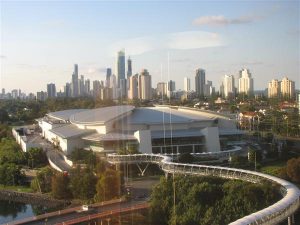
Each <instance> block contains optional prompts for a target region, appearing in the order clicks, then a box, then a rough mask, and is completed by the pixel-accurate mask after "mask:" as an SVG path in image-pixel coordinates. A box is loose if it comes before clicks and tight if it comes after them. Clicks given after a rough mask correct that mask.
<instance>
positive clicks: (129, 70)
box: [127, 57, 132, 79]
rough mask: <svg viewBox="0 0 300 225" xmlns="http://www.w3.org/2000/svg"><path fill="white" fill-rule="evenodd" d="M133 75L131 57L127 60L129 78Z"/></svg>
mask: <svg viewBox="0 0 300 225" xmlns="http://www.w3.org/2000/svg"><path fill="white" fill-rule="evenodd" d="M131 75H132V61H131V59H130V57H129V58H128V60H127V79H129V77H131Z"/></svg>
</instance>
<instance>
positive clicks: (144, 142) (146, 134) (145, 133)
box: [134, 130, 152, 153]
mask: <svg viewBox="0 0 300 225" xmlns="http://www.w3.org/2000/svg"><path fill="white" fill-rule="evenodd" d="M134 136H135V137H136V138H137V140H138V142H139V151H140V152H142V153H152V143H151V132H150V130H140V131H136V132H135V133H134Z"/></svg>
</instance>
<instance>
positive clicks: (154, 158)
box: [107, 154, 300, 225]
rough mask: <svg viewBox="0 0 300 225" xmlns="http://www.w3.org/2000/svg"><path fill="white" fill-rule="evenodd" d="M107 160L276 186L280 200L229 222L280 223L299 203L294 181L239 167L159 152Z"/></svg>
mask: <svg viewBox="0 0 300 225" xmlns="http://www.w3.org/2000/svg"><path fill="white" fill-rule="evenodd" d="M107 160H108V161H109V162H110V163H112V164H119V163H129V164H133V163H143V162H144V163H155V164H158V165H159V166H160V167H161V168H162V170H163V171H165V172H166V173H171V174H172V173H175V174H191V175H203V176H216V177H222V178H228V179H239V180H244V181H249V182H253V183H259V182H263V181H268V182H272V183H274V184H277V185H279V186H280V190H281V194H282V197H283V198H282V199H281V200H279V201H278V202H276V203H275V204H273V205H271V206H269V207H267V208H264V209H262V210H260V211H258V212H255V213H252V214H250V215H248V216H245V217H243V218H241V219H238V220H237V221H234V222H232V223H230V225H246V224H247V225H260V224H264V225H271V224H277V223H279V222H282V221H283V220H285V219H287V218H288V217H290V216H291V215H293V214H294V213H295V211H296V210H297V209H298V208H299V206H300V190H299V189H298V188H297V186H295V185H294V184H292V183H290V182H288V181H285V180H283V179H280V178H278V177H274V176H271V175H267V174H263V173H258V172H254V171H248V170H243V169H234V168H226V167H219V166H206V165H195V164H183V163H174V162H172V159H171V157H168V156H165V155H159V154H136V155H115V154H110V155H108V156H107Z"/></svg>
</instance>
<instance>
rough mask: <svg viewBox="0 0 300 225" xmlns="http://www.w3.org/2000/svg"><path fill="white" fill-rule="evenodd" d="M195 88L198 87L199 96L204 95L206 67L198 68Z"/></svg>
mask: <svg viewBox="0 0 300 225" xmlns="http://www.w3.org/2000/svg"><path fill="white" fill-rule="evenodd" d="M195 88H196V94H197V96H198V97H201V96H204V88H205V70H204V69H197V70H196V76H195Z"/></svg>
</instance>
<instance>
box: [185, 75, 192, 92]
mask: <svg viewBox="0 0 300 225" xmlns="http://www.w3.org/2000/svg"><path fill="white" fill-rule="evenodd" d="M183 90H184V91H185V92H190V91H191V79H190V78H188V77H185V78H184V79H183Z"/></svg>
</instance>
